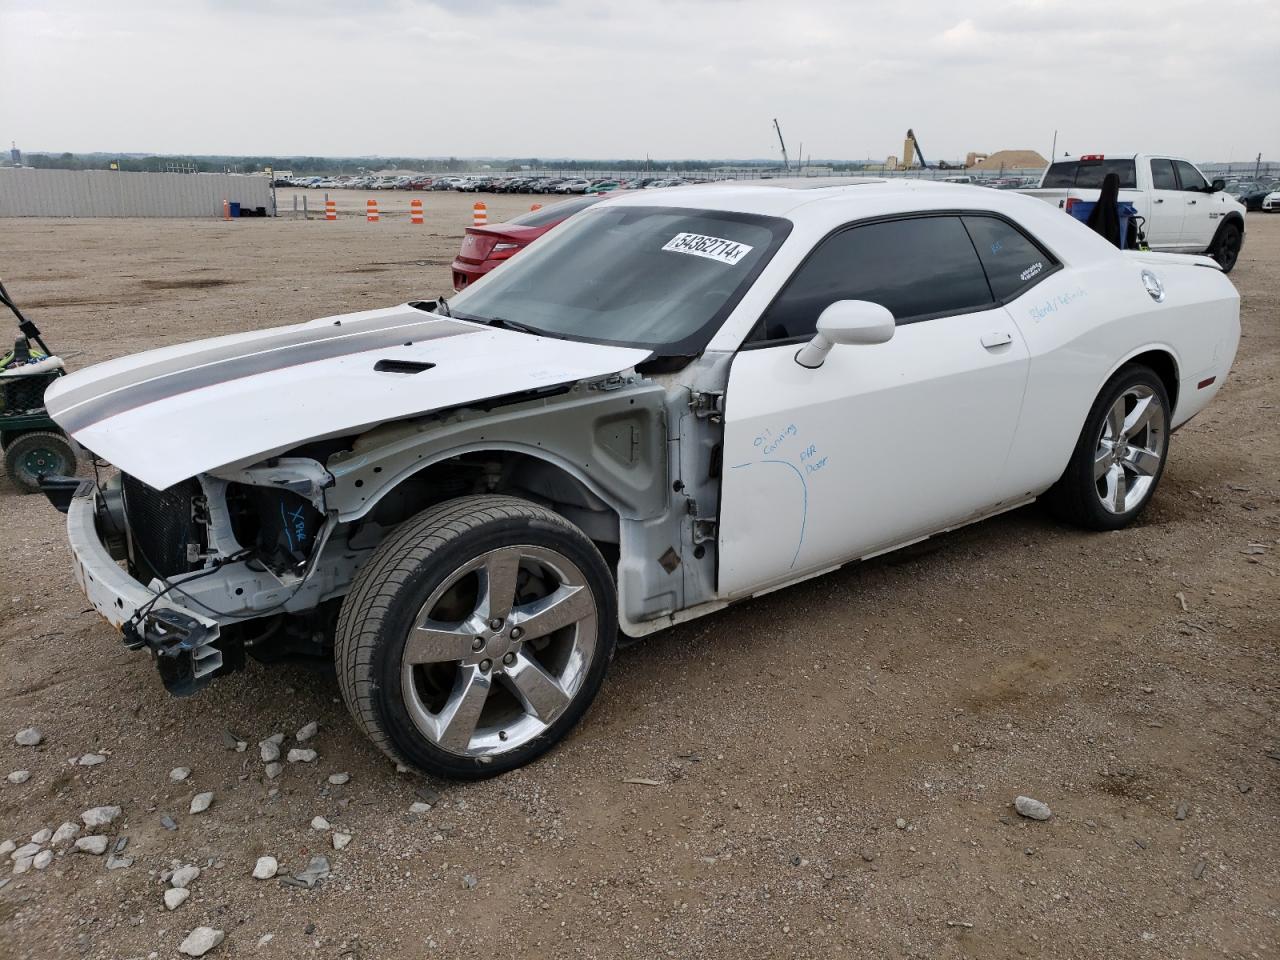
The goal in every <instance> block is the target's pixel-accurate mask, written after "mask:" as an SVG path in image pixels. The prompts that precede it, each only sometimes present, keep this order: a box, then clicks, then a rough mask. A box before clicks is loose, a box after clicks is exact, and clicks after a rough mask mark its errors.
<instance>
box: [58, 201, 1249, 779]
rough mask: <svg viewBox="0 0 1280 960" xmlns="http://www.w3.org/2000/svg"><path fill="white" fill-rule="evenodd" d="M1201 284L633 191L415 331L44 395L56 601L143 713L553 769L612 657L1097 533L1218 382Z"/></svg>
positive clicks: (984, 214)
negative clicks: (622, 638) (159, 681)
mask: <svg viewBox="0 0 1280 960" xmlns="http://www.w3.org/2000/svg"><path fill="white" fill-rule="evenodd" d="M1238 339H1239V298H1238V296H1237V294H1236V291H1235V289H1234V288H1233V286H1232V285H1231V282H1230V281H1229V280H1228V279H1227V278H1226V276H1224V275H1223V273H1222V272H1221V271H1220V270H1219V269H1218V267H1217V265H1216V264H1215V263H1214V262H1213V261H1212V260H1210V259H1208V258H1206V257H1195V256H1178V255H1172V254H1164V255H1162V254H1150V253H1139V252H1121V251H1119V250H1116V249H1114V248H1113V247H1111V246H1109V245H1108V244H1107V243H1106V242H1105V241H1104V240H1102V239H1101V238H1100V237H1098V236H1096V235H1095V234H1093V233H1091V232H1090V231H1089V230H1088V229H1087V228H1086V227H1084V226H1083V225H1082V224H1080V223H1079V222H1077V221H1076V220H1074V219H1072V218H1071V217H1067V216H1064V215H1063V214H1062V213H1061V212H1060V211H1058V210H1056V209H1054V208H1053V207H1050V206H1047V205H1046V204H1044V203H1041V202H1040V201H1038V200H1035V199H1031V198H1028V197H1022V196H1019V195H1017V194H1014V193H1007V192H1001V191H995V190H983V189H980V188H974V187H964V186H954V185H938V184H930V183H924V182H919V181H896V182H884V181H877V180H852V181H850V180H845V181H830V180H805V181H796V182H788V181H772V182H763V183H758V184H721V185H714V186H706V187H689V186H687V187H683V188H681V189H679V190H674V191H648V192H644V193H643V194H640V193H637V194H635V195H630V196H620V197H617V198H615V199H610V200H608V201H605V202H602V203H600V204H598V205H597V206H595V207H592V208H591V209H589V210H586V211H584V212H583V213H581V214H579V215H577V216H575V217H573V218H571V219H570V220H568V221H567V222H566V223H565V224H564V225H563V226H561V227H559V228H557V229H556V230H554V231H552V232H550V233H549V234H547V235H546V236H545V237H543V238H541V239H540V240H538V241H537V242H536V243H534V244H533V245H531V246H530V247H529V249H528V250H527V251H526V252H524V253H522V254H521V255H520V256H519V257H517V258H515V259H514V260H512V261H511V262H510V263H508V264H506V265H504V266H503V267H502V268H501V269H499V270H496V271H494V272H493V273H491V274H489V275H488V276H486V277H485V278H484V279H483V280H481V281H479V282H478V283H476V284H475V285H474V286H472V287H470V288H468V289H467V290H465V291H464V292H462V293H460V294H458V295H457V296H456V297H454V298H453V299H452V300H449V301H444V300H431V301H419V302H412V303H408V304H404V305H401V306H396V307H390V308H387V309H383V310H371V311H366V312H362V313H355V314H348V315H344V316H339V317H328V318H324V319H321V320H316V321H313V322H311V323H305V324H300V325H297V326H290V327H280V328H276V329H271V330H263V331H259V332H256V333H245V334H238V335H234V336H229V337H222V338H218V339H215V340H206V341H202V342H199V343H194V344H190V345H185V346H176V347H168V348H165V349H161V350H154V351H151V352H148V353H143V354H140V355H137V356H131V357H124V358H121V359H118V360H113V361H110V362H108V363H103V364H99V365H98V366H95V367H91V368H89V369H86V370H82V371H80V372H78V373H74V374H72V375H70V376H67V377H64V378H62V379H61V380H59V381H58V382H57V384H55V385H54V386H53V387H52V388H51V389H50V391H49V395H48V406H49V410H50V412H51V413H52V415H53V417H54V418H55V419H56V420H57V422H58V423H59V424H60V425H61V426H62V427H63V428H64V429H66V430H67V432H68V433H70V434H71V435H72V436H74V437H75V438H76V440H77V441H78V442H79V443H80V444H81V445H82V446H84V447H85V448H86V449H87V450H88V451H90V452H91V453H92V454H93V455H94V456H95V457H96V458H97V459H98V462H99V463H100V464H102V465H110V466H113V467H115V468H116V469H115V470H114V471H113V470H110V469H105V470H102V469H100V470H98V471H97V476H96V477H95V479H94V480H84V481H79V482H78V483H77V482H75V481H71V480H67V479H58V478H45V483H44V485H45V488H46V490H47V491H48V492H49V495H50V497H51V499H53V500H54V502H55V503H56V504H58V505H59V506H60V508H62V509H64V510H66V511H67V514H68V529H69V534H70V541H71V547H72V551H73V553H74V557H75V566H76V573H77V577H78V579H79V581H80V583H81V585H82V586H83V588H84V590H85V592H86V594H87V595H88V597H89V599H90V600H91V602H92V603H93V605H94V607H95V608H96V609H97V610H98V611H99V612H100V613H101V614H102V615H103V616H104V617H106V619H107V620H109V621H110V622H111V623H112V624H114V625H115V626H116V627H118V628H119V629H120V630H121V632H122V635H123V639H124V642H125V643H126V644H127V645H128V646H130V647H131V648H134V649H138V650H147V651H149V652H150V654H151V656H152V658H153V659H154V661H155V663H156V665H157V666H158V667H159V669H160V673H161V676H162V677H163V679H164V681H165V683H166V685H167V686H168V687H169V688H170V689H171V690H173V691H174V692H175V693H190V692H193V691H195V690H197V689H199V688H200V687H202V686H203V685H204V684H206V683H208V682H210V681H211V680H212V679H213V678H214V677H216V676H219V675H221V674H224V673H227V672H230V671H233V670H235V669H236V668H238V667H240V666H242V665H243V664H244V662H245V658H246V656H253V657H255V658H257V659H259V660H262V661H264V662H272V661H278V660H281V659H284V658H290V657H322V658H327V659H329V660H331V661H332V662H333V663H334V665H335V667H336V671H337V676H338V680H339V684H340V686H341V689H342V693H343V696H344V697H345V699H346V702H347V705H348V706H349V708H350V710H351V712H352V714H353V716H354V718H355V720H356V723H357V724H358V725H359V726H360V727H361V729H363V731H364V732H365V733H366V734H367V735H368V736H369V737H370V739H372V740H373V742H374V743H375V744H377V745H378V746H379V747H380V748H381V749H382V750H384V751H385V752H386V753H388V754H389V755H391V756H392V757H395V758H396V759H398V760H401V761H403V762H405V763H408V764H412V765H414V766H416V767H418V768H419V769H421V770H424V771H427V772H429V773H432V774H438V775H442V776H447V777H457V778H474V777H483V776H488V775H492V774H496V773H500V772H502V771H504V770H509V769H511V768H513V767H516V766H519V765H520V764H523V763H526V762H528V761H529V760H531V759H533V758H534V757H536V756H538V755H539V754H540V753H542V752H543V751H545V750H546V749H547V748H549V747H550V746H551V745H552V744H554V743H555V742H556V741H557V740H559V739H560V738H561V737H563V736H564V735H565V733H566V731H568V730H569V729H570V728H571V727H572V726H573V725H574V724H575V723H576V722H577V721H578V719H579V718H580V717H581V716H582V715H583V713H584V712H585V711H586V709H587V707H588V705H589V704H590V702H591V700H592V698H594V697H595V695H596V692H597V690H598V689H599V688H600V684H601V682H602V680H603V677H604V673H605V668H606V666H607V665H608V663H609V660H610V658H611V656H612V654H613V651H614V647H615V642H616V639H617V637H618V633H619V630H621V631H622V632H623V633H624V634H626V635H628V636H632V637H638V636H641V635H644V634H647V633H650V632H652V631H654V630H657V629H660V628H662V627H666V626H670V625H672V624H675V623H679V622H681V621H684V620H688V619H691V618H693V617H698V616H701V615H703V614H706V613H711V612H713V611H715V610H717V609H719V608H721V607H724V606H726V605H727V604H730V603H733V602H735V601H738V600H742V599H745V598H748V597H751V596H754V595H757V594H760V593H763V592H766V591H770V590H774V589H777V588H778V587H782V586H785V585H787V584H790V583H795V582H797V581H800V580H803V579H805V578H807V577H813V576H817V575H819V574H822V573H825V572H827V571H830V570H833V569H835V568H837V567H839V566H841V565H842V564H846V563H851V562H853V561H857V560H860V559H864V558H866V557H870V556H874V555H876V554H880V553H884V552H885V551H888V550H893V549H894V548H896V547H900V546H903V545H905V544H909V543H913V542H915V541H918V540H920V539H923V538H925V537H928V536H931V535H933V534H937V533H939V532H942V531H946V530H950V529H953V528H955V527H958V526H961V525H963V524H967V523H972V522H974V521H976V520H980V519H982V518H984V517H989V516H991V515H993V514H996V513H1000V512H1002V511H1005V510H1011V509H1013V508H1015V507H1018V506H1020V505H1022V504H1026V503H1028V502H1030V501H1032V500H1035V499H1037V498H1042V499H1044V500H1045V501H1046V502H1047V503H1048V505H1049V507H1050V508H1051V510H1052V511H1053V513H1055V514H1056V515H1057V516H1058V517H1060V518H1061V519H1063V520H1066V521H1068V522H1071V523H1074V524H1078V525H1080V526H1083V527H1087V528H1090V529H1094V530H1114V529H1117V528H1119V527H1123V526H1124V525H1125V524H1127V523H1129V522H1131V521H1132V520H1133V519H1134V518H1135V517H1136V516H1137V515H1138V514H1139V513H1140V512H1141V511H1142V509H1143V508H1144V507H1145V506H1146V504H1147V503H1148V502H1149V501H1150V499H1151V497H1152V496H1153V495H1154V493H1155V490H1156V487H1157V485H1158V484H1159V482H1160V477H1161V474H1162V472H1163V470H1164V467H1165V463H1166V461H1167V459H1168V454H1169V440H1170V435H1171V433H1172V432H1173V431H1174V430H1176V429H1177V428H1178V427H1179V426H1181V425H1182V424H1184V423H1186V422H1187V421H1188V420H1189V419H1191V418H1192V417H1193V416H1195V415H1196V414H1197V413H1199V412H1200V411H1201V410H1203V409H1204V407H1205V405H1206V404H1207V403H1208V402H1209V400H1210V399H1211V398H1212V397H1213V396H1214V394H1215V393H1217V391H1218V389H1219V388H1220V387H1221V386H1222V382H1223V379H1224V378H1225V377H1226V375H1227V372H1228V370H1229V369H1230V368H1231V363H1232V359H1233V357H1234V356H1235V351H1236V345H1237V341H1238Z"/></svg>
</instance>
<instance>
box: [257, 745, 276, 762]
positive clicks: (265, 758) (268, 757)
mask: <svg viewBox="0 0 1280 960" xmlns="http://www.w3.org/2000/svg"><path fill="white" fill-rule="evenodd" d="M258 756H260V757H262V762H263V763H274V762H275V761H277V760H279V759H280V744H278V743H272V742H271V741H270V740H263V741H262V742H261V743H260V744H258Z"/></svg>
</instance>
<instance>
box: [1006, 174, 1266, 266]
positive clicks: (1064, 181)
mask: <svg viewBox="0 0 1280 960" xmlns="http://www.w3.org/2000/svg"><path fill="white" fill-rule="evenodd" d="M1108 173H1114V174H1116V175H1117V176H1118V177H1119V178H1120V201H1121V202H1122V203H1123V202H1128V203H1132V204H1133V206H1134V208H1135V209H1136V210H1137V211H1138V215H1139V216H1140V217H1142V218H1143V219H1144V220H1145V221H1146V224H1145V227H1144V229H1145V232H1146V238H1147V245H1148V246H1150V248H1151V249H1152V250H1159V251H1164V252H1166V253H1207V254H1208V255H1209V256H1211V257H1213V259H1214V260H1216V261H1218V265H1219V266H1221V267H1222V269H1223V271H1225V272H1230V270H1231V268H1232V267H1234V266H1235V265H1236V259H1237V258H1238V257H1239V256H1240V247H1241V246H1242V245H1243V243H1244V213H1245V208H1244V206H1243V204H1241V203H1240V202H1239V201H1237V200H1236V199H1235V198H1234V197H1232V196H1231V195H1230V194H1229V193H1227V192H1226V191H1225V190H1224V189H1223V186H1224V185H1223V182H1222V181H1221V180H1214V181H1213V182H1212V183H1210V182H1209V181H1208V180H1207V179H1205V176H1204V174H1202V173H1201V172H1200V171H1199V170H1197V169H1196V166H1195V164H1193V163H1191V162H1190V161H1188V160H1182V159H1179V158H1177V157H1168V156H1158V155H1155V154H1147V153H1124V154H1114V153H1108V154H1101V153H1095V154H1085V155H1084V156H1080V157H1076V158H1074V159H1064V160H1057V161H1054V162H1053V163H1052V164H1050V165H1049V167H1048V169H1046V170H1045V172H1044V176H1043V177H1042V178H1041V179H1040V186H1039V188H1038V189H1034V190H1023V191H1021V192H1022V193H1025V194H1028V195H1030V196H1033V197H1036V198H1037V199H1040V200H1043V201H1045V202H1046V203H1052V204H1056V205H1057V206H1058V207H1060V208H1062V209H1064V210H1066V211H1068V212H1070V209H1071V206H1072V205H1073V204H1074V203H1076V202H1080V201H1096V200H1097V199H1098V194H1099V192H1100V188H1101V187H1102V180H1103V178H1104V177H1105V176H1106V175H1107V174H1108Z"/></svg>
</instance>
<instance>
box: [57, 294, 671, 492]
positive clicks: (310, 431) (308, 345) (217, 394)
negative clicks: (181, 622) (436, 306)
mask: <svg viewBox="0 0 1280 960" xmlns="http://www.w3.org/2000/svg"><path fill="white" fill-rule="evenodd" d="M647 356H649V354H648V352H647V351H644V350H636V349H632V348H629V347H612V346H602V345H598V344H591V343H580V342H576V341H568V340H557V339H552V338H549V337H540V336H534V335H532V334H526V333H519V332H516V331H512V330H501V329H496V328H493V327H487V326H483V325H480V324H475V323H468V322H465V321H461V320H453V319H447V318H445V317H441V316H439V315H437V314H434V313H429V312H425V311H423V310H421V309H418V308H416V307H412V306H409V305H407V304H406V305H402V306H398V307H391V308H388V309H385V310H369V311H366V312H363V313H353V314H347V315H344V316H340V317H326V318H323V319H320V320H314V321H311V322H310V323H303V324H298V325H295V326H290V327H276V328H274V329H270V330H261V331H257V332H255V333H245V334H235V335H233V336H229V337H218V338H216V339H213V340H202V341H198V342H196V343H189V344H183V345H180V346H174V347H164V348H161V349H159V350H150V351H147V352H146V353H140V354H135V355H134V356H129V357H121V358H119V359H117V360H110V361H107V362H106V363H100V364H98V365H96V366H93V367H89V368H88V369H86V370H81V371H78V372H76V373H72V374H70V375H68V376H65V377H61V378H59V379H58V380H57V381H56V382H55V383H54V384H53V385H52V386H51V387H50V388H49V390H48V392H47V393H46V395H45V402H46V404H47V406H48V409H49V413H50V415H51V416H52V417H53V419H54V420H55V421H56V422H57V424H58V425H59V426H60V427H62V429H64V430H65V431H66V432H67V433H69V434H71V436H73V437H74V438H75V439H76V440H77V441H78V442H79V443H80V444H81V445H82V446H84V447H85V448H86V449H88V450H90V451H91V452H92V453H93V454H95V455H96V456H98V457H101V458H102V459H104V460H106V461H107V462H109V463H112V464H115V465H116V466H117V467H119V468H120V469H121V470H123V471H124V472H126V473H128V474H131V475H132V476H135V477H137V478H138V479H139V480H142V481H143V482H145V483H148V484H150V485H151V486H152V487H155V488H156V489H160V490H162V489H164V488H166V487H169V486H172V485H173V484H175V483H178V482H179V481H182V480H185V479H187V478H188V477H192V476H195V475H196V474H199V473H204V472H206V471H209V470H216V469H219V468H221V467H227V466H233V465H244V464H248V463H253V462H255V461H257V460H261V459H264V458H266V457H270V456H274V455H276V454H279V453H283V452H285V451H286V450H289V449H291V448H293V447H297V446H298V445H300V444H303V443H306V442H308V441H311V440H319V439H323V438H327V437H334V436H341V435H343V434H350V433H353V432H358V431H360V430H363V429H366V428H368V427H372V426H376V425H377V424H380V423H385V422H387V421H390V420H398V419H402V418H405V417H412V416H415V415H419V414H424V413H429V412H431V411H434V410H441V409H445V408H448V407H454V406H459V405H463V404H468V403H475V402H477V401H482V400H488V399H493V398H497V397H502V396H508V395H511V394H518V393H523V392H526V391H530V390H539V389H545V388H549V387H554V386H558V385H562V384H569V383H574V382H577V381H579V380H584V379H590V378H595V377H602V376H607V375H609V374H613V373H619V372H621V371H624V370H627V369H629V368H631V367H633V366H634V365H635V364H637V363H639V362H640V361H641V360H644V359H645V358H646V357H647Z"/></svg>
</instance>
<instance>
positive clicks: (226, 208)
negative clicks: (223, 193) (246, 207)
mask: <svg viewBox="0 0 1280 960" xmlns="http://www.w3.org/2000/svg"><path fill="white" fill-rule="evenodd" d="M222 219H223V220H230V219H231V201H230V200H226V199H224V200H223V201H222Z"/></svg>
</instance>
